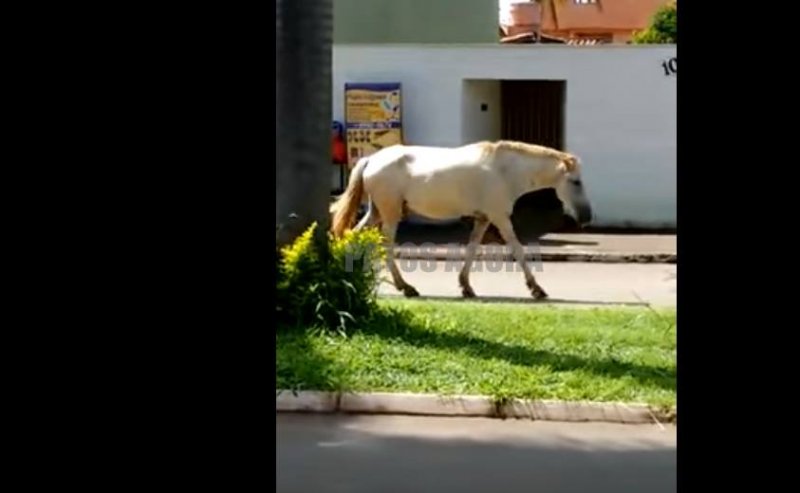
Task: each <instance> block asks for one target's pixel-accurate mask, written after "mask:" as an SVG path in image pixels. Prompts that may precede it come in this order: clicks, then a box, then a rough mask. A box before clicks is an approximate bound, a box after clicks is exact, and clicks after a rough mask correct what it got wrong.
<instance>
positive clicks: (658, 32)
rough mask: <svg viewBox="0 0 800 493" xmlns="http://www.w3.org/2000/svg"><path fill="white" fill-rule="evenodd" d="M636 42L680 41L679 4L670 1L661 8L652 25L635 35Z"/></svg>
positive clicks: (654, 16) (673, 42) (668, 42)
mask: <svg viewBox="0 0 800 493" xmlns="http://www.w3.org/2000/svg"><path fill="white" fill-rule="evenodd" d="M632 41H633V43H634V44H675V43H677V42H678V4H677V2H670V3H668V4H666V5H664V6H662V7H661V8H659V9H658V10H657V11H656V13H655V15H653V18H652V19H651V21H650V26H648V28H647V29H645V30H644V31H640V32H637V33H636V34H635V35H634V36H633V40H632Z"/></svg>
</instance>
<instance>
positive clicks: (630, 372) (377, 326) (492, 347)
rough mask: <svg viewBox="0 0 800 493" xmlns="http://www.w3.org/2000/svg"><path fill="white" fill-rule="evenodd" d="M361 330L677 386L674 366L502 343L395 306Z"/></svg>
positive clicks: (512, 360)
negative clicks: (435, 326) (437, 327)
mask: <svg viewBox="0 0 800 493" xmlns="http://www.w3.org/2000/svg"><path fill="white" fill-rule="evenodd" d="M359 332H361V333H363V334H370V335H375V336H378V337H384V338H389V339H399V340H401V341H403V342H404V343H406V344H409V345H412V346H415V347H419V348H437V349H444V350H450V351H453V352H462V353H465V354H468V355H470V356H473V357H477V358H482V359H487V360H489V359H502V360H505V361H507V362H508V363H511V364H513V365H518V366H542V365H546V366H549V367H550V368H552V369H553V370H554V371H557V372H566V371H574V370H585V371H589V372H592V373H594V374H596V375H600V376H605V377H611V378H620V377H625V376H629V377H631V378H634V379H635V380H636V381H637V382H639V383H640V384H642V385H646V386H650V387H658V388H662V389H667V390H674V389H675V380H676V371H675V369H674V368H673V369H667V368H656V367H652V366H644V365H638V364H635V363H628V362H623V361H617V360H614V359H588V358H581V357H579V356H573V355H568V354H559V353H555V352H552V351H546V350H532V349H530V348H526V347H523V346H516V345H510V344H501V343H497V342H493V341H489V340H486V339H481V338H478V337H474V336H471V335H467V334H463V333H443V332H435V331H432V330H429V329H426V328H425V327H424V326H421V325H420V324H419V323H417V322H415V321H414V320H413V315H412V314H411V313H410V312H407V311H404V310H396V309H383V310H380V311H379V312H378V313H377V314H376V315H375V317H374V319H373V320H372V321H371V322H370V323H369V324H365V325H364V326H362V327H361V328H360V330H359Z"/></svg>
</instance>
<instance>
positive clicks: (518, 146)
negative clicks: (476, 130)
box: [331, 141, 592, 299]
mask: <svg viewBox="0 0 800 493" xmlns="http://www.w3.org/2000/svg"><path fill="white" fill-rule="evenodd" d="M545 188H554V189H555V191H556V194H557V195H558V198H559V199H560V200H561V202H562V203H563V206H564V210H565V212H566V213H567V214H569V215H570V216H572V217H573V218H574V219H575V221H576V222H577V223H578V224H580V225H584V224H587V223H589V222H590V221H591V218H592V211H591V207H590V205H589V201H588V200H587V198H586V193H585V192H584V188H583V184H582V182H581V170H580V160H579V159H578V158H577V157H576V156H574V155H572V154H568V153H565V152H561V151H558V150H555V149H551V148H548V147H542V146H537V145H531V144H525V143H521V142H513V141H499V142H478V143H474V144H469V145H465V146H462V147H456V148H447V147H425V146H405V145H395V146H392V147H387V148H385V149H382V150H380V151H378V152H376V153H374V154H372V155H370V156H368V157H365V158H362V159H360V160H359V161H358V162H357V163H356V165H355V167H354V168H353V172H352V174H351V176H350V180H349V182H348V185H347V189H346V190H345V192H344V194H343V195H342V196H341V197H339V199H338V200H337V201H336V202H335V203H334V204H333V205H332V206H331V213H332V214H333V219H332V225H331V230H332V233H333V234H334V235H335V236H339V237H340V236H341V235H342V234H343V233H344V232H345V231H346V230H347V229H349V228H351V227H352V224H353V223H354V222H355V219H356V215H357V212H358V208H359V206H360V205H361V203H362V200H363V199H364V197H365V194H366V195H367V196H368V197H369V200H368V210H367V213H366V215H365V216H364V218H363V219H362V220H361V221H360V222H359V223H358V225H357V226H356V227H355V229H357V230H358V229H361V228H364V227H367V226H375V225H377V224H380V225H381V230H382V232H383V236H384V239H385V242H386V252H387V265H388V267H389V270H390V272H391V274H392V278H393V280H394V285H395V287H396V288H397V289H398V291H402V292H403V294H405V296H407V297H411V296H419V293H418V292H417V290H416V289H414V287H413V286H411V285H410V284H408V283H407V282H406V281H405V280H404V279H403V277H402V276H401V275H400V271H399V270H398V268H397V265H396V264H395V261H394V255H393V252H392V250H393V245H394V240H395V234H396V231H397V226H398V224H399V223H400V221H401V220H402V219H403V218H404V217H405V216H406V215H407V214H408V213H409V212H414V213H416V214H418V215H420V216H424V217H428V218H432V219H457V218H460V217H464V216H468V217H473V218H474V220H475V222H474V227H473V230H472V233H471V234H470V237H469V243H468V246H467V254H466V258H465V261H464V266H463V267H462V269H461V272H460V273H459V276H458V280H459V285H460V286H461V292H462V294H463V296H464V297H467V298H471V297H474V296H475V292H474V291H473V290H472V287H471V286H470V283H469V271H470V266H471V264H472V261H473V259H474V257H475V251H476V249H477V247H478V245H479V243H480V241H481V239H482V238H483V235H484V234H485V232H486V230H487V228H488V227H489V224H494V225H495V227H496V228H497V229H498V231H499V232H500V235H501V236H502V237H503V240H504V241H505V242H506V243H507V244H508V245H510V246H511V248H512V249H513V252H514V259H515V260H516V261H517V262H518V263H519V265H520V266H521V267H522V269H523V272H524V273H525V281H526V284H527V286H528V288H529V289H530V291H531V294H532V295H533V297H534V298H535V299H543V298H546V297H547V293H545V291H544V289H542V287H541V286H539V284H538V283H537V282H536V279H534V277H533V274H532V273H531V271H530V269H529V268H528V265H527V263H526V262H525V254H524V250H523V248H522V245H521V244H520V242H519V240H518V239H517V236H516V234H515V233H514V229H513V226H512V224H511V213H512V211H513V209H514V202H516V200H517V199H518V198H519V197H521V196H522V195H524V194H526V193H528V192H532V191H535V190H541V189H545Z"/></svg>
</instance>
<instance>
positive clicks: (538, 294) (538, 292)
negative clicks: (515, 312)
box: [531, 286, 547, 300]
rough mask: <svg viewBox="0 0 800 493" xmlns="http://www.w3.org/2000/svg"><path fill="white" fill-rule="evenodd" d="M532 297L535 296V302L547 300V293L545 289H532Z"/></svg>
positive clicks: (537, 287)
mask: <svg viewBox="0 0 800 493" xmlns="http://www.w3.org/2000/svg"><path fill="white" fill-rule="evenodd" d="M531 295H533V299H535V300H543V299H546V298H547V293H545V292H544V289H542V288H540V287H539V286H536V287H535V288H533V289H531Z"/></svg>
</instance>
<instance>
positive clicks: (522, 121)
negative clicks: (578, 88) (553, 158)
mask: <svg viewBox="0 0 800 493" xmlns="http://www.w3.org/2000/svg"><path fill="white" fill-rule="evenodd" d="M565 85H566V84H565V82H564V81H551V80H504V81H502V82H501V86H500V87H501V98H502V121H503V124H502V138H503V139H506V140H517V141H520V142H528V143H530V144H538V145H544V146H548V147H553V148H556V149H560V150H563V147H564V102H565V100H564V93H565V91H564V89H565Z"/></svg>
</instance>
